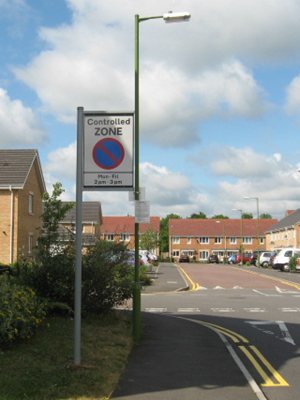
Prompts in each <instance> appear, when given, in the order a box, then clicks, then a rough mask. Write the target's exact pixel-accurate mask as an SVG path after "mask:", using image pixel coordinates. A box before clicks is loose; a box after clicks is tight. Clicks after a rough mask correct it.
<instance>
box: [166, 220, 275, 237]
mask: <svg viewBox="0 0 300 400" xmlns="http://www.w3.org/2000/svg"><path fill="white" fill-rule="evenodd" d="M275 223H277V220H276V219H259V220H257V219H199V218H198V219H192V218H189V219H170V220H169V235H170V236H209V237H215V236H232V237H238V236H249V237H251V236H252V237H256V236H258V235H259V236H262V235H264V233H265V232H266V231H267V230H268V229H270V227H271V226H273V225H274V224H275Z"/></svg>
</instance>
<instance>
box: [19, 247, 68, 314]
mask: <svg viewBox="0 0 300 400" xmlns="http://www.w3.org/2000/svg"><path fill="white" fill-rule="evenodd" d="M17 270H18V273H17V276H18V280H19V282H20V283H22V284H24V285H26V286H30V287H31V288H32V289H33V290H34V291H35V292H36V293H37V294H38V295H39V296H41V297H44V298H47V299H48V300H50V301H54V302H60V303H66V304H68V305H69V306H70V307H73V303H74V257H73V256H72V255H69V254H68V253H64V254H58V255H55V256H53V257H51V258H49V259H48V261H47V264H38V263H32V262H26V261H24V262H20V263H19V264H18V265H17Z"/></svg>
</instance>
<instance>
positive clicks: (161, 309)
mask: <svg viewBox="0 0 300 400" xmlns="http://www.w3.org/2000/svg"><path fill="white" fill-rule="evenodd" d="M167 310H168V309H167V308H166V307H149V308H145V311H146V312H153V313H163V312H167Z"/></svg>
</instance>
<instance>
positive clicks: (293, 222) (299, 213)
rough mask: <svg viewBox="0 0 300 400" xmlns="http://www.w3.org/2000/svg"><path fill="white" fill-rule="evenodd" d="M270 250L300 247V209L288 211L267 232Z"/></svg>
mask: <svg viewBox="0 0 300 400" xmlns="http://www.w3.org/2000/svg"><path fill="white" fill-rule="evenodd" d="M266 242H267V246H268V249H269V250H276V249H280V248H284V247H297V248H300V209H298V210H295V211H287V213H286V216H285V217H284V218H283V219H281V220H280V221H279V222H277V223H276V224H274V225H273V226H272V227H270V228H269V229H268V230H267V232H266Z"/></svg>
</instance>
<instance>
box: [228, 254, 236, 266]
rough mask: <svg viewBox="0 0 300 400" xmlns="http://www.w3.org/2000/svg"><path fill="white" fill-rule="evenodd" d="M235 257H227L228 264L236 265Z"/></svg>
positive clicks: (233, 255) (234, 255)
mask: <svg viewBox="0 0 300 400" xmlns="http://www.w3.org/2000/svg"><path fill="white" fill-rule="evenodd" d="M236 256H237V254H231V255H230V256H228V258H227V262H228V264H236Z"/></svg>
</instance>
